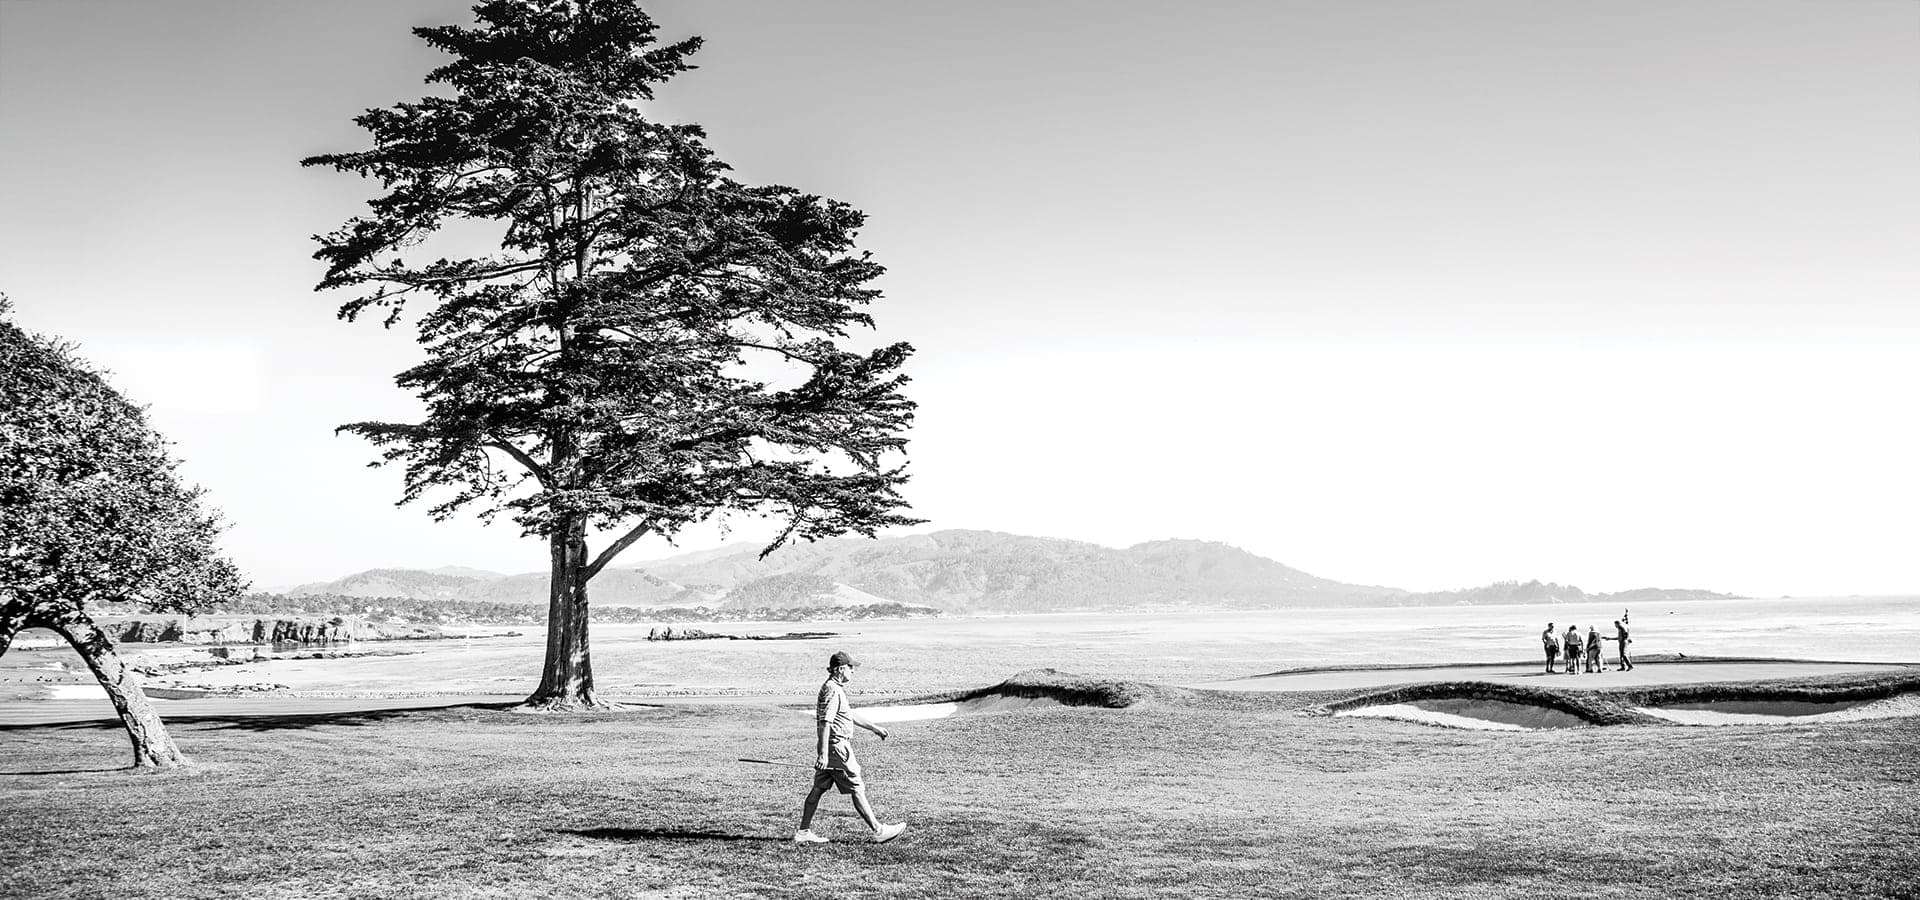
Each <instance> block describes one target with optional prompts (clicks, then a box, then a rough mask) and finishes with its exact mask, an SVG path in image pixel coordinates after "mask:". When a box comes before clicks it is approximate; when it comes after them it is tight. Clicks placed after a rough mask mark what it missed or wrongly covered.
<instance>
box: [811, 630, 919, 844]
mask: <svg viewBox="0 0 1920 900" xmlns="http://www.w3.org/2000/svg"><path fill="white" fill-rule="evenodd" d="M858 665H859V663H857V662H854V661H853V657H851V656H848V655H847V654H846V653H845V652H843V651H839V650H836V651H834V653H833V656H831V657H829V658H828V659H827V680H826V682H825V683H823V684H821V685H820V698H819V700H818V702H816V703H815V704H814V707H813V722H814V734H815V738H814V760H813V790H810V791H808V792H807V803H806V806H805V807H803V808H802V809H801V812H800V830H799V831H796V832H794V833H793V840H794V843H797V844H824V843H826V842H827V839H826V838H823V837H821V836H819V835H817V834H814V833H813V814H814V812H815V811H817V810H818V809H819V808H820V798H821V796H822V795H824V794H826V792H827V788H830V787H838V788H839V789H840V793H842V794H851V795H853V811H854V812H857V813H859V814H860V818H861V820H862V821H865V822H866V823H867V827H868V828H871V829H873V842H874V843H876V844H884V843H886V842H888V841H890V840H893V839H894V838H897V837H899V836H900V832H902V831H906V830H907V823H905V822H895V823H894V824H892V825H882V824H880V820H879V819H877V818H874V815H873V807H872V806H870V805H869V804H868V803H867V785H866V782H864V781H862V780H861V779H860V761H859V760H857V759H854V758H853V728H852V726H854V725H858V726H860V727H861V728H865V729H866V730H868V731H871V732H873V733H874V734H877V735H879V736H880V739H881V740H883V741H884V740H886V739H887V730H886V729H885V728H882V727H880V726H878V725H875V724H873V723H872V722H869V721H867V718H866V717H865V716H862V715H860V714H859V713H857V712H854V711H853V704H851V703H848V702H847V691H846V688H844V687H842V685H845V684H846V683H847V681H848V679H851V678H852V677H853V668H854V667H855V666H858Z"/></svg>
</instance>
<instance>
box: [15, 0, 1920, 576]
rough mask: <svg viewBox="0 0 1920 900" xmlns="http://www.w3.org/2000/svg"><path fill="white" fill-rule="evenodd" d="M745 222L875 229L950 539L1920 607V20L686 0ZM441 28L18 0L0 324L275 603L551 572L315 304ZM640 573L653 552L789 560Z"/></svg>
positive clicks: (694, 538) (1892, 13)
mask: <svg viewBox="0 0 1920 900" xmlns="http://www.w3.org/2000/svg"><path fill="white" fill-rule="evenodd" d="M643 5H644V6H645V7H646V8H647V10H648V11H649V12H650V13H651V14H652V15H653V16H654V18H655V19H656V20H657V21H658V22H659V23H660V25H661V29H662V33H663V35H664V36H666V37H668V38H679V37H683V36H688V35H694V34H698V35H701V36H702V37H704V38H705V39H706V49H704V50H703V51H702V52H701V53H700V54H699V55H698V56H697V57H696V58H695V61H696V62H697V63H698V64H699V66H700V68H699V69H697V70H695V71H693V72H690V73H687V74H685V75H683V76H681V77H679V78H677V79H675V80H674V81H672V82H670V83H668V84H667V85H665V86H663V87H662V88H661V89H660V94H659V97H658V100H657V101H656V102H655V103H654V104H652V105H651V106H650V107H649V108H650V109H651V110H652V111H653V112H654V113H655V114H656V115H658V116H659V117H661V118H662V119H668V120H673V121H683V122H699V123H701V124H702V125H704V126H705V127H706V128H707V129H708V132H709V134H710V136H711V144H712V146H713V147H714V148H715V150H716V151H717V153H718V154H719V155H720V157H721V158H723V159H725V160H727V161H729V162H730V163H731V164H732V165H733V166H734V168H735V169H736V173H735V174H736V176H737V177H739V178H741V179H742V180H744V181H747V182H749V183H780V184H788V185H793V186H796V187H799V188H801V189H803V190H806V191H810V192H815V193H820V194H824V195H827V196H831V197H835V198H837V199H840V200H844V201H847V202H849V203H852V204H853V205H855V206H857V207H859V208H861V209H863V210H865V211H866V213H867V214H868V217H869V219H868V225H867V228H866V229H865V231H864V232H863V233H862V236H861V240H860V244H861V246H862V247H863V248H865V249H867V250H870V251H872V253H873V254H874V257H875V258H876V260H877V261H879V262H880V263H882V264H884V265H885V266H887V268H888V270H889V271H888V274H887V276H886V277H885V278H884V279H883V280H882V281H881V282H880V286H881V287H882V288H883V290H884V291H885V294H886V296H885V299H883V300H882V301H881V302H879V303H878V304H877V305H876V306H875V307H874V308H873V312H874V314H875V316H876V318H877V320H878V325H879V327H878V329H877V331H876V332H875V333H874V334H873V335H872V340H874V341H894V340H905V341H909V342H911V343H913V344H914V345H915V346H916V347H917V348H918V353H917V354H916V356H915V357H914V359H913V360H912V362H911V363H910V364H909V373H910V374H911V375H912V376H913V378H914V382H913V384H912V385H911V386H910V387H909V389H908V393H909V396H911V397H912V398H913V399H914V400H915V401H917V402H918V403H919V405H920V409H919V417H918V421H917V423H916V425H915V428H914V429H913V432H912V434H911V438H912V442H911V444H910V445H909V459H910V471H911V472H912V475H913V481H912V483H911V484H910V485H909V486H908V488H907V489H906V496H907V498H908V500H909V501H910V502H911V503H912V504H913V508H914V512H915V514H916V515H918V516H919V517H921V518H924V519H927V520H929V521H928V523H927V524H926V525H923V526H919V527H918V528H916V529H912V530H914V531H928V530H934V529H940V528H980V529H991V530H998V531H1006V532H1012V533H1017V534H1029V535H1040V536H1048V537H1059V538H1071V539H1075V540H1082V541H1091V542H1094V543H1099V544H1104V545H1108V546H1126V545H1130V544H1133V543H1137V542H1141V541H1148V540H1156V539H1162V538H1171V537H1180V538H1194V539H1202V540H1214V541H1222V542H1225V543H1229V544H1232V545H1234V546H1237V547H1240V548H1243V549H1245V550H1248V551H1250V552H1253V553H1258V554H1260V555H1263V556H1266V557H1269V558H1272V559H1275V560H1278V561H1280V562H1283V563H1286V564H1288V565H1290V566H1294V567H1296V568H1300V569H1304V570H1306V571H1308V572H1311V573H1313V574H1315V575H1319V576H1322V577H1327V578H1334V579H1338V580H1341V581H1348V582H1356V583H1365V584H1381V585H1392V586H1395V587H1401V588H1406V589H1410V590H1446V589H1454V588H1462V587H1469V586H1476V585H1481V584H1486V583H1489V582H1493V581H1499V580H1527V579H1535V578H1537V579H1540V580H1543V581H1558V582H1561V583H1569V584H1574V585H1578V586H1580V587H1582V588H1584V589H1586V590H1589V591H1609V590H1623V589H1628V588H1633V587H1642V586H1661V587H1690V588H1704V589H1710V590H1719V591H1728V592H1734V593H1742V594H1748V595H1753V596H1774V595H1780V594H1791V595H1795V596H1820V595H1840V594H1854V593H1861V594H1889V593H1920V565H1916V564H1915V562H1914V561H1913V548H1914V547H1916V546H1920V465H1916V463H1915V451H1916V449H1920V424H1916V423H1917V422H1920V415H1917V407H1916V404H1915V402H1914V390H1915V388H1916V386H1920V352H1917V351H1920V303H1916V302H1915V301H1916V298H1920V4H1916V3H1913V2H1910V0H1726V2H1719V0H1683V2H1675V0H1644V2H1642V0H1615V2H1607V3H1590V2H1569V0H1498V2H1495V0H1444V2H1436V0H1347V2H1340V3H1329V2H1273V0H1263V2H1241V3H1230V2H1218V0H1192V2H1181V3H1178V4H1173V3H1133V2H1114V0H1051V2H1047V3H1028V2H1014V0H979V2H971V3H966V4H947V3H940V4H936V3H899V2H892V0H836V2H832V3H824V2H773V0H756V2H747V0H727V2H698V0H674V2H650V3H645V4H643ZM466 21H470V14H469V12H468V5H467V4H464V3H460V2H443V0H331V2H328V3H324V4H322V3H310V2H302V0H166V2H152V0H0V292H5V293H6V294H8V295H9V296H10V297H11V299H12V301H13V303H14V306H15V309H14V312H13V319H14V321H15V322H16V323H17V324H19V325H21V326H22V327H25V328H27V329H29V330H32V331H37V332H40V333H44V334H48V335H52V336H57V337H60V338H64V339H67V340H71V341H74V342H76V343H77V344H78V345H79V346H80V352H81V355H82V356H84V357H85V358H87V359H89V360H91V361H92V362H93V363H95V364H96V365H98V366H100V367H102V368H104V369H107V370H109V371H110V372H111V373H112V380H113V383H114V384H115V385H116V386H117V387H119V388H120V389H121V391H122V392H123V393H125V394H126V395H128V396H129V397H130V398H132V399H133V400H134V401H136V402H139V403H143V404H147V405H148V406H149V407H150V416H151V420H152V424H153V425H154V426H155V427H157V428H158V429H159V430H160V431H162V432H163V433H164V434H166V435H167V436H168V438H169V439H171V440H172V441H173V443H174V451H175V453H176V455H177V456H178V457H179V458H180V459H181V461H182V464H181V472H182V474H183V476H184V477H185V478H186V479H187V480H189V481H192V482H195V483H197V484H200V485H202V486H204V487H205V488H206V489H207V492H208V499H209V502H210V503H211V504H212V505H214V506H217V507H218V508H220V509H221V510H222V511H223V513H224V515H225V517H226V519H227V520H228V522H229V523H230V528H229V530H228V532H227V533H226V534H225V536H224V538H223V546H224V548H225V549H226V550H227V552H228V553H229V554H230V555H231V556H232V557H233V558H234V560H235V561H236V562H237V563H238V564H239V565H240V566H241V568H242V569H243V570H244V571H245V572H247V573H248V574H249V575H250V576H251V577H252V579H253V580H254V582H255V584H256V586H258V587H275V586H282V585H290V584H295V583H301V582H309V581H320V580H326V579H331V578H335V577H339V576H341V575H344V574H347V573H350V572H355V571H360V570H364V569H368V568H375V567H419V568H431V567H437V566H446V565H459V566H469V567H476V568H483V569H491V570H495V571H502V572H527V571H538V570H541V569H543V568H544V566H545V559H546V557H545V553H546V551H545V545H544V544H543V543H542V542H540V541H537V540H533V539H528V538H524V537H521V536H520V535H519V534H518V533H517V529H516V528H515V527H514V526H512V525H511V524H510V523H508V522H507V521H505V520H501V521H499V522H498V523H495V524H493V525H484V524H481V523H479V522H477V521H474V520H472V519H461V520H456V521H453V522H447V523H435V522H433V521H432V520H431V518H429V517H428V515H427V514H426V512H425V510H424V508H419V507H414V506H407V507H399V508H396V507H395V505H394V504H395V501H397V500H398V499H399V496H400V473H399V472H398V471H397V470H392V469H379V468H369V467H368V466H367V463H369V462H370V461H372V460H373V459H374V456H375V454H374V452H373V451H372V449H371V448H370V447H369V446H368V445H367V444H365V443H364V442H363V441H361V440H360V439H358V438H354V437H349V436H335V435H334V433H333V428H334V427H335V426H337V425H340V424H343V423H347V422H354V421H364V420H376V419H396V418H403V417H405V416H407V415H409V413H410V412H411V411H412V410H414V409H415V408H416V406H415V401H414V400H413V399H412V398H410V397H408V396H407V395H406V394H405V393H403V392H402V391H401V390H400V389H398V388H396V387H394V385H393V382H392V377H393V375H394V374H395V373H397V372H398V371H400V370H401V369H403V368H405V367H407V366H408V365H410V364H411V363H412V362H413V361H414V360H415V359H417V358H418V354H419V350H418V347H417V346H416V345H415V344H413V343H412V339H411V336H410V334H409V333H407V332H406V331H405V330H395V331H383V330H382V329H381V328H380V327H379V325H378V324H377V323H375V322H371V321H368V322H361V323H357V324H350V323H345V322H341V321H338V320H336V318H335V317H334V311H335V309H336V308H337V307H338V305H339V304H340V303H342V302H345V301H346V300H347V299H349V298H348V297H347V296H345V295H323V294H317V293H315V292H314V291H313V285H314V284H315V283H316V282H317V281H318V280H319V279H320V276H321V268H320V265H319V264H318V263H316V262H314V261H313V260H312V259H311V258H310V255H311V253H312V250H313V247H314V245H313V244H312V242H311V239H310V236H311V235H313V234H316V233H320V232H325V231H330V230H332V229H334V228H335V227H337V226H338V225H339V224H340V223H341V222H343V221H345V220H346V219H347V218H348V217H350V216H352V215H354V214H356V213H357V212H358V211H360V210H361V209H362V208H363V207H362V204H363V203H364V201H365V200H366V199H368V198H369V197H371V196H373V190H372V189H373V186H372V185H370V184H367V183H364V182H361V181H359V180H357V179H355V178H353V177H351V176H348V175H344V174H340V173H337V172H333V171H331V170H321V169H301V168H300V167H299V166H298V165H297V161H298V160H299V159H301V158H302V157H305V156H309V155H312V154H316V153H323V152H332V151H340V150H348V149H354V148H358V147H361V146H363V145H364V143H365V139H364V133H363V132H360V131H359V130H358V129H357V128H356V127H355V126H354V125H353V124H352V122H351V119H352V117H353V116H354V115H356V114H358V113H359V112H360V111H361V110H363V109H365V108H368V107H376V106H384V105H387V104H390V103H393V102H397V101H401V100H411V99H416V98H418V97H419V96H421V95H422V94H423V93H424V92H425V90H426V88H425V87H424V86H423V85H422V83H421V79H422V77H423V76H424V75H425V73H426V72H427V71H428V70H429V69H430V68H432V67H433V66H434V65H435V64H436V63H437V61H438V60H439V57H438V56H437V55H436V54H435V53H434V52H433V51H432V50H431V49H430V48H428V47H426V46H425V45H424V44H423V43H421V42H420V41H418V40H417V39H415V38H414V37H412V35H411V34H410V33H409V32H408V29H409V28H411V27H414V26H418V25H430V24H443V23H448V22H466ZM768 533H769V530H768V528H767V526H766V525H764V524H763V523H758V522H754V521H743V522H738V523H735V525H734V526H733V527H732V528H731V530H729V531H728V532H727V533H725V534H722V533H720V532H718V531H716V530H713V529H704V530H701V531H696V532H690V533H688V534H685V535H682V536H681V537H680V538H679V540H678V542H677V544H676V545H672V546H670V545H668V544H667V543H665V542H664V541H661V540H649V541H645V542H642V543H641V544H638V545H636V546H635V547H634V548H632V549H630V550H629V551H628V552H627V554H626V555H625V556H624V557H623V558H622V560H621V562H623V563H624V562H628V561H638V560H642V559H646V558H654V557H661V556H667V555H671V554H672V553H675V552H678V551H681V550H697V549H704V548H707V547H712V546H716V545H718V544H720V543H722V542H724V541H742V540H754V539H759V538H763V537H764V536H766V535H767V534H768Z"/></svg>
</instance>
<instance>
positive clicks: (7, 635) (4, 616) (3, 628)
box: [0, 603, 27, 656]
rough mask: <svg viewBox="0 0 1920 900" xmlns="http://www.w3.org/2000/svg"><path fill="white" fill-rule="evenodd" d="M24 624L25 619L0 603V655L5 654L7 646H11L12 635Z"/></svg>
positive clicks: (24, 625) (23, 626)
mask: <svg viewBox="0 0 1920 900" xmlns="http://www.w3.org/2000/svg"><path fill="white" fill-rule="evenodd" d="M26 624H27V622H26V619H24V618H22V617H20V616H16V615H13V614H12V613H10V612H8V611H7V606H6V604H4V603H0V656H5V655H7V648H8V647H11V646H13V637H14V635H17V634H19V633H20V629H22V628H25V627H26Z"/></svg>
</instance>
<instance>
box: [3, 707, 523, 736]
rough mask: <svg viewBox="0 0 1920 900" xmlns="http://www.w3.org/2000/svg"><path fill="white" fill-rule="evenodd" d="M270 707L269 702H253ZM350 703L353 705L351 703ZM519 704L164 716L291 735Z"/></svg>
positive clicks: (95, 722)
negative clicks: (311, 730)
mask: <svg viewBox="0 0 1920 900" xmlns="http://www.w3.org/2000/svg"><path fill="white" fill-rule="evenodd" d="M250 702H259V703H261V704H262V705H269V704H271V703H272V701H270V700H260V701H250ZM349 702H350V701H349ZM519 705H520V704H519V702H518V701H507V702H498V703H447V702H444V701H423V702H422V703H420V704H419V705H416V706H396V707H388V708H384V709H338V710H328V711H323V712H311V713H274V712H259V713H253V712H235V713H215V714H208V715H198V716H185V715H177V714H168V715H164V716H163V717H162V718H163V719H164V720H165V721H166V723H167V724H168V725H178V726H204V727H207V728H212V729H219V730H231V729H240V730H243V731H262V732H265V731H289V730H298V729H302V728H317V727H319V726H322V725H347V726H356V727H357V726H364V725H373V724H377V723H380V722H385V721H387V720H389V719H400V718H407V717H410V716H416V715H420V714H423V713H424V714H433V713H460V712H480V711H485V712H498V711H501V710H508V709H513V708H514V707H516V706H519ZM123 727H125V726H123V725H121V723H120V720H119V719H118V718H117V717H113V716H111V715H109V716H107V717H103V718H99V719H88V720H84V721H77V722H71V721H70V722H41V723H32V722H28V723H19V724H5V725H0V732H8V731H34V730H42V729H44V730H47V731H86V730H118V729H120V728H123Z"/></svg>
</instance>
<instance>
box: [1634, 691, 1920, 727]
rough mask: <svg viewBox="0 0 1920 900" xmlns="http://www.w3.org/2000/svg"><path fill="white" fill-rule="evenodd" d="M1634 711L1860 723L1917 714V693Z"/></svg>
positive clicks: (1678, 717)
mask: <svg viewBox="0 0 1920 900" xmlns="http://www.w3.org/2000/svg"><path fill="white" fill-rule="evenodd" d="M1636 711H1638V712H1643V713H1646V714H1647V715H1650V716H1657V717H1659V718H1662V719H1665V720H1667V721H1669V722H1675V723H1678V724H1681V725H1802V724H1814V723H1819V722H1859V721H1864V720H1867V719H1890V718H1894V717H1896V716H1916V715H1920V694H1914V693H1907V694H1900V695H1897V696H1893V697H1885V698H1882V699H1879V700H1841V701H1836V702H1833V703H1815V702H1810V701H1806V700H1704V701H1698V702H1693V703H1674V704H1670V705H1667V706H1642V707H1636Z"/></svg>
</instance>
